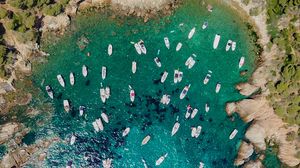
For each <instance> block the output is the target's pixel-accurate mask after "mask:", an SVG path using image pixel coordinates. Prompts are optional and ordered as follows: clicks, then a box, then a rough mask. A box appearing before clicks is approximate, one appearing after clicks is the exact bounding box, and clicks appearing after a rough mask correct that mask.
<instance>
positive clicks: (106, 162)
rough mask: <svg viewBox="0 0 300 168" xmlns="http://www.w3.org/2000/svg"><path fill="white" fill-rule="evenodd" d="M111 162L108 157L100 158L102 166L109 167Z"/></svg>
mask: <svg viewBox="0 0 300 168" xmlns="http://www.w3.org/2000/svg"><path fill="white" fill-rule="evenodd" d="M111 163H112V159H110V158H107V159H105V160H102V166H103V168H111Z"/></svg>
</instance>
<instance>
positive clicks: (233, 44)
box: [231, 41, 236, 51]
mask: <svg viewBox="0 0 300 168" xmlns="http://www.w3.org/2000/svg"><path fill="white" fill-rule="evenodd" d="M235 47H236V42H235V41H233V42H232V46H231V50H232V51H234V50H235Z"/></svg>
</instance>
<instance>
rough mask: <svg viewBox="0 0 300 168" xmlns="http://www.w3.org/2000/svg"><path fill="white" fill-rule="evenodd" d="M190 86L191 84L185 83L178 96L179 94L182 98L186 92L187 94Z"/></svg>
mask: <svg viewBox="0 0 300 168" xmlns="http://www.w3.org/2000/svg"><path fill="white" fill-rule="evenodd" d="M190 87H191V84H189V85H186V86H185V87H184V88H183V90H182V92H181V93H180V96H179V98H180V99H183V98H184V97H185V96H186V94H187V92H188V91H189V89H190Z"/></svg>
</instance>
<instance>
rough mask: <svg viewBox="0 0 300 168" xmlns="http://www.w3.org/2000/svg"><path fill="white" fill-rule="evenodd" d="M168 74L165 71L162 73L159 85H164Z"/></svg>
mask: <svg viewBox="0 0 300 168" xmlns="http://www.w3.org/2000/svg"><path fill="white" fill-rule="evenodd" d="M168 74H169V73H168V72H167V71H165V72H164V73H163V75H162V76H161V79H160V82H161V83H164V82H165V81H166V79H167V77H168Z"/></svg>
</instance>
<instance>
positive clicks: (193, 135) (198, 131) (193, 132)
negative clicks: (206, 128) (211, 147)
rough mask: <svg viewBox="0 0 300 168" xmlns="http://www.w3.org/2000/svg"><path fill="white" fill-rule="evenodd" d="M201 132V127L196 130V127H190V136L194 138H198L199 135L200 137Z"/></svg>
mask: <svg viewBox="0 0 300 168" xmlns="http://www.w3.org/2000/svg"><path fill="white" fill-rule="evenodd" d="M201 130H202V127H201V126H198V127H197V128H196V127H192V133H191V136H192V137H194V138H198V137H199V135H200V133H201Z"/></svg>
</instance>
